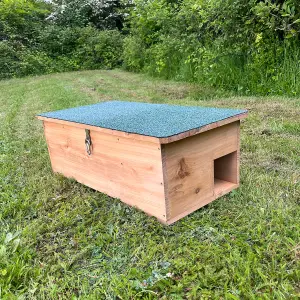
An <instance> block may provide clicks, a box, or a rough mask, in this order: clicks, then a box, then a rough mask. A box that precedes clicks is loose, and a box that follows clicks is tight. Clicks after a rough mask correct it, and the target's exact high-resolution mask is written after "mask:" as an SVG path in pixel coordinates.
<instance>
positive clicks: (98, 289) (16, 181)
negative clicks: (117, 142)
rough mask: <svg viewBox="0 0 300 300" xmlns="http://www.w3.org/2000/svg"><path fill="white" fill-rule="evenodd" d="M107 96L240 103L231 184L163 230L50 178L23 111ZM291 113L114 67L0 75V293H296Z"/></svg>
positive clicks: (33, 124) (299, 174)
mask: <svg viewBox="0 0 300 300" xmlns="http://www.w3.org/2000/svg"><path fill="white" fill-rule="evenodd" d="M110 99H123V100H135V101H147V102H155V103H158V102H159V103H174V104H181V105H202V106H214V107H234V108H247V109H248V110H249V117H248V118H247V119H246V120H245V121H243V123H242V126H241V186H240V188H239V189H238V190H236V191H234V192H232V193H231V194H229V195H227V196H224V197H222V198H220V199H218V200H217V201H214V202H213V203H211V204H209V205H207V206H205V207H204V208H201V209H199V210H198V211H196V212H194V213H192V214H191V215H189V216H188V217H185V218H183V219H182V220H180V221H178V222H177V223H175V224H174V225H172V226H164V225H162V224H160V223H158V222H157V221H156V220H155V219H154V218H149V217H148V216H146V215H145V214H144V213H143V212H141V211H138V210H136V209H134V208H130V207H128V206H126V205H124V204H122V203H121V202H120V201H119V200H117V199H112V198H110V197H108V196H106V195H104V194H101V193H99V192H96V191H94V190H92V189H90V188H88V187H85V186H83V185H81V184H79V183H77V182H75V181H73V180H70V179H66V178H64V177H62V176H60V175H55V174H53V173H52V171H51V166H50V161H49V157H48V152H47V146H46V143H45V139H44V136H43V127H42V124H41V122H40V121H38V120H37V119H35V115H36V114H38V113H41V112H45V111H51V110H57V109H62V108H67V107H74V106H79V105H85V104H89V103H95V102H99V101H103V100H110ZM299 116H300V100H299V99H296V98H293V99H288V98H276V97H237V96H234V95H229V94H226V93H224V92H222V91H218V90H214V89H212V88H203V87H199V86H196V85H192V84H186V83H179V82H171V81H162V80H158V79H151V78H149V77H147V76H145V75H140V74H131V73H126V72H123V71H118V70H116V71H86V72H74V73H64V74H54V75H47V76H40V77H31V78H25V79H13V80H7V81H0V129H1V130H0V299H15V298H18V299H19V297H20V296H21V295H23V297H25V298H26V299H77V298H80V299H299V297H300V171H299V170H300V155H299V153H300V122H299Z"/></svg>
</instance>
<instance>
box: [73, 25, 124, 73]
mask: <svg viewBox="0 0 300 300" xmlns="http://www.w3.org/2000/svg"><path fill="white" fill-rule="evenodd" d="M122 52H123V36H122V35H121V33H120V32H119V31H117V30H106V31H98V30H96V29H94V28H92V27H87V28H83V29H80V36H79V38H78V40H77V48H76V50H75V51H74V53H73V56H74V59H75V60H76V61H77V63H78V65H80V68H81V69H98V68H104V69H112V68H115V67H117V66H120V65H121V64H122Z"/></svg>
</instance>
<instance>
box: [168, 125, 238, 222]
mask: <svg viewBox="0 0 300 300" xmlns="http://www.w3.org/2000/svg"><path fill="white" fill-rule="evenodd" d="M238 130H239V121H237V122H234V123H231V124H227V125H224V126H222V127H218V128H216V129H213V130H210V131H207V132H204V133H201V134H199V135H196V136H192V137H189V138H186V139H183V140H180V141H177V142H174V143H170V144H166V145H163V146H164V153H165V163H164V165H165V170H164V173H165V177H166V180H167V182H168V185H167V192H166V198H167V202H168V204H167V218H168V223H172V222H174V221H176V220H177V219H179V218H181V217H183V216H185V215H187V214H189V213H191V212H192V211H194V210H196V209H198V208H200V207H201V206H203V205H206V204H207V203H209V202H211V201H213V200H214V199H216V197H218V196H220V195H221V194H224V193H226V192H229V191H230V190H232V189H233V188H235V187H237V184H229V185H227V184H226V186H225V185H223V186H224V191H222V190H221V191H220V190H218V191H217V193H216V192H215V190H214V187H215V180H214V160H215V159H217V158H219V157H221V156H225V155H227V154H229V153H232V152H235V151H237V149H238V141H239V138H238V133H239V131H238ZM235 159H237V155H235ZM235 166H237V164H235ZM225 183H226V182H225ZM221 189H222V187H221Z"/></svg>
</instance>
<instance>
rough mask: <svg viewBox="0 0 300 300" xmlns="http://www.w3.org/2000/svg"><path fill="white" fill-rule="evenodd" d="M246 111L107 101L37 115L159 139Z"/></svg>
mask: <svg viewBox="0 0 300 300" xmlns="http://www.w3.org/2000/svg"><path fill="white" fill-rule="evenodd" d="M246 112H247V111H246V110H241V109H229V108H211V107H199V106H179V105H168V104H150V103H141V102H127V101H108V102H100V103H97V104H92V105H87V106H80V107H75V108H69V109H63V110H58V111H53V112H47V113H43V114H40V116H43V117H48V118H53V119H59V120H64V121H70V122H75V123H81V124H86V125H92V126H97V127H102V128H109V129H114V130H119V131H124V132H128V133H136V134H141V135H147V136H153V137H157V138H163V137H170V136H172V135H176V134H179V133H182V132H185V131H189V130H191V129H197V128H200V127H203V126H205V125H208V124H211V123H214V122H217V121H221V120H224V119H227V118H230V117H233V116H236V115H239V114H243V113H246Z"/></svg>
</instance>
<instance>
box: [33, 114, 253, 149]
mask: <svg viewBox="0 0 300 300" xmlns="http://www.w3.org/2000/svg"><path fill="white" fill-rule="evenodd" d="M247 115H248V113H247V112H245V113H242V114H239V115H236V116H234V117H230V118H227V119H224V120H221V121H218V122H214V123H211V124H208V125H205V126H202V127H199V128H195V129H192V130H188V131H185V132H182V133H179V134H176V135H173V136H169V137H162V138H157V137H152V136H147V135H140V134H135V133H127V132H124V131H118V130H113V129H108V128H102V127H97V126H91V125H85V124H81V123H75V122H70V121H64V120H59V119H53V118H47V117H42V116H37V118H38V119H39V120H42V121H48V122H52V123H57V124H63V125H69V126H76V127H78V128H84V129H90V130H93V131H98V132H103V133H107V134H111V135H114V136H119V137H128V138H133V139H136V140H142V141H152V142H156V141H157V140H158V141H159V143H160V144H168V143H172V142H175V141H179V140H181V139H185V138H187V137H191V136H194V135H197V134H200V133H203V132H206V131H209V130H212V129H215V128H218V127H221V126H224V125H227V124H229V123H234V122H236V121H239V120H241V119H244V118H246V117H247Z"/></svg>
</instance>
